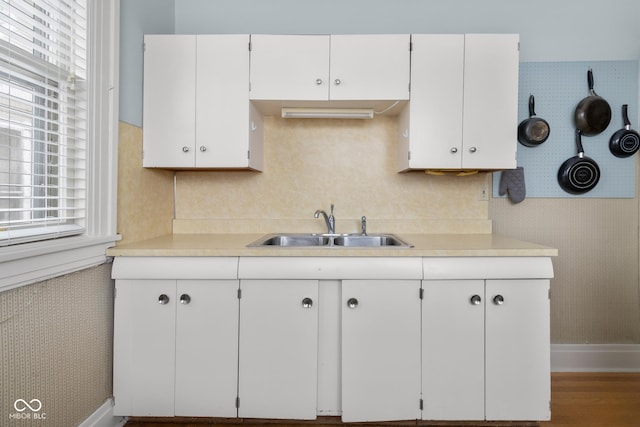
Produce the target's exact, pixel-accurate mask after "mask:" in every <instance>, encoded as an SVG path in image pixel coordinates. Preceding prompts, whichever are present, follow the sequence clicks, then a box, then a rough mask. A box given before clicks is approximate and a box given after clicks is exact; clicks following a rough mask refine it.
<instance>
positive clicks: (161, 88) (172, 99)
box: [143, 35, 196, 167]
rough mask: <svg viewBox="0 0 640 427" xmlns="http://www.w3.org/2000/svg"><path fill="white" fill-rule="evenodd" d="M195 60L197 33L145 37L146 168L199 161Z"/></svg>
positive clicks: (183, 165) (178, 165) (185, 164)
mask: <svg viewBox="0 0 640 427" xmlns="http://www.w3.org/2000/svg"><path fill="white" fill-rule="evenodd" d="M195 59H196V37H195V36H192V35H178V36H176V35H151V36H149V35H148V36H145V50H144V94H143V102H144V111H143V126H144V132H143V152H144V157H143V163H144V166H145V167H163V166H175V167H192V166H193V164H194V162H195V151H194V150H193V147H192V145H193V141H194V140H195V129H196V103H195V96H196V60H195ZM183 146H185V147H186V148H185V150H183V149H182V147H183Z"/></svg>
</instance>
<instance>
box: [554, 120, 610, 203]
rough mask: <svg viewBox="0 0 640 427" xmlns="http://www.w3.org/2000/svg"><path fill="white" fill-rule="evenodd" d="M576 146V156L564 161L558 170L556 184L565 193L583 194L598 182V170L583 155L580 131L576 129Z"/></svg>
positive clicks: (590, 160)
mask: <svg viewBox="0 0 640 427" xmlns="http://www.w3.org/2000/svg"><path fill="white" fill-rule="evenodd" d="M576 145H577V147H578V155H577V156H574V157H571V158H570V159H567V160H565V161H564V163H562V165H561V166H560V169H558V184H560V187H562V189H563V190H564V191H566V192H567V193H571V194H583V193H586V192H587V191H590V190H592V189H593V187H595V186H596V184H597V183H598V181H599V180H600V168H599V167H598V164H597V163H596V162H595V161H594V160H592V159H590V158H589V157H586V156H585V155H584V149H583V148H582V132H581V131H580V129H576Z"/></svg>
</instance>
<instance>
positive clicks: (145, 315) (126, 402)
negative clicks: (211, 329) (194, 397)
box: [113, 280, 176, 416]
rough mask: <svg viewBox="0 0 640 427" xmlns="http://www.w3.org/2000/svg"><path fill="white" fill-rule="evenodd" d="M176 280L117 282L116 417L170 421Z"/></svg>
mask: <svg viewBox="0 0 640 427" xmlns="http://www.w3.org/2000/svg"><path fill="white" fill-rule="evenodd" d="M175 296H176V282H175V280H117V281H116V299H115V309H114V310H115V312H114V317H115V323H114V351H113V355H114V364H113V395H114V396H115V406H114V408H113V413H114V415H126V416H173V414H174V410H173V408H174V406H173V405H174V404H173V402H174V400H173V399H174V382H173V381H174V366H175V351H174V350H175V325H176V323H175V321H176V318H175V309H176V305H175V304H176V298H175Z"/></svg>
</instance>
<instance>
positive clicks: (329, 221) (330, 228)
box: [313, 203, 336, 234]
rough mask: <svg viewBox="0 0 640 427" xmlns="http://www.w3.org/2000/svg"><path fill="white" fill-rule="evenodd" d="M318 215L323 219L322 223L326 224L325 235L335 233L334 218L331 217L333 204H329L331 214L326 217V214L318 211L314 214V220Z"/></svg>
mask: <svg viewBox="0 0 640 427" xmlns="http://www.w3.org/2000/svg"><path fill="white" fill-rule="evenodd" d="M320 215H322V217H323V218H324V222H325V223H326V224H327V233H328V234H335V233H336V218H335V217H334V216H333V203H332V204H331V212H330V213H329V215H328V216H327V213H326V212H325V211H323V210H321V209H318V210H317V211H316V212H315V213H314V214H313V217H314V218H316V219H317V218H320Z"/></svg>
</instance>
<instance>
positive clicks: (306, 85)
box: [250, 34, 410, 101]
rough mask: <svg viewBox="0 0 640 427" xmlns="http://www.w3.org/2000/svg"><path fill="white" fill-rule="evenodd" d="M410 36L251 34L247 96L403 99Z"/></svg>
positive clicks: (408, 65) (309, 98)
mask: <svg viewBox="0 0 640 427" xmlns="http://www.w3.org/2000/svg"><path fill="white" fill-rule="evenodd" d="M409 44H410V36H409V35H407V34H405V35H402V34H375V35H360V34H350V35H266V34H258V35H252V36H251V72H250V78H251V93H250V98H251V99H253V100H295V101H329V100H332V101H340V100H407V99H409V76H410V70H409V69H410V52H409Z"/></svg>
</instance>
